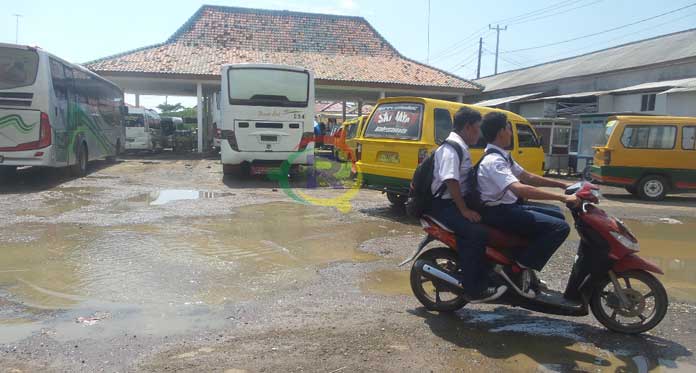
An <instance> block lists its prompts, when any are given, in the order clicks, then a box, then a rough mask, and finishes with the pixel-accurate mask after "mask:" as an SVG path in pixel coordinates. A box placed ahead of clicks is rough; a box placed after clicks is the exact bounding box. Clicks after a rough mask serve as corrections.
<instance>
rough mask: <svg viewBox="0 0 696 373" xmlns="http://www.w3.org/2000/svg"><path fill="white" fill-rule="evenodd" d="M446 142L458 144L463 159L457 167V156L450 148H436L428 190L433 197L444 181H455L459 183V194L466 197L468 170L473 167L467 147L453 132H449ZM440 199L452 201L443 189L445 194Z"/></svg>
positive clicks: (443, 146) (447, 146)
mask: <svg viewBox="0 0 696 373" xmlns="http://www.w3.org/2000/svg"><path fill="white" fill-rule="evenodd" d="M447 140H451V141H454V142H456V143H457V144H459V147H460V148H461V149H462V156H463V157H464V159H462V160H461V166H459V155H458V154H457V151H456V150H455V149H454V148H452V146H450V145H447V144H445V145H442V146H440V147H439V148H437V150H436V151H435V164H434V167H433V183H432V184H431V185H430V189H431V190H432V193H433V195H434V194H435V193H437V190H438V189H439V188H440V185H442V184H443V183H444V182H445V180H450V179H451V180H457V181H458V182H459V192H460V193H461V194H462V197H463V196H465V195H466V191H467V187H466V180H467V179H468V176H469V170H470V169H471V168H472V167H473V166H472V164H471V156H470V155H469V147H468V146H466V143H465V142H464V140H463V139H462V138H461V137H460V136H459V135H457V134H456V133H454V132H450V134H449V136H448V137H447ZM440 198H442V199H452V196H451V195H450V193H449V190H447V189H445V192H444V193H443V194H442V196H440Z"/></svg>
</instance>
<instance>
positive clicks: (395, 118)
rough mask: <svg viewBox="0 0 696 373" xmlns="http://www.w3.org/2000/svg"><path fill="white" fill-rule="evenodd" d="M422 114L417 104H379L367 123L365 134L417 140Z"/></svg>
mask: <svg viewBox="0 0 696 373" xmlns="http://www.w3.org/2000/svg"><path fill="white" fill-rule="evenodd" d="M422 114H423V106H422V105H419V104H383V105H380V106H379V107H377V109H376V110H375V113H374V114H373V115H372V117H371V118H370V122H369V123H368V124H367V128H366V129H365V136H366V137H377V138H395V139H408V140H418V139H419V138H420V127H421V126H420V124H421V120H422Z"/></svg>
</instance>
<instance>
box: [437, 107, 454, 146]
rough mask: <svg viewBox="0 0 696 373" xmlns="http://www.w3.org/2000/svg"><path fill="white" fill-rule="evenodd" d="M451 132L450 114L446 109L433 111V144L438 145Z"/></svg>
mask: <svg viewBox="0 0 696 373" xmlns="http://www.w3.org/2000/svg"><path fill="white" fill-rule="evenodd" d="M450 132H452V114H450V112H449V110H447V109H435V143H436V144H438V145H440V144H442V143H443V142H445V140H447V136H449V134H450Z"/></svg>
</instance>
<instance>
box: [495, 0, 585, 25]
mask: <svg viewBox="0 0 696 373" xmlns="http://www.w3.org/2000/svg"><path fill="white" fill-rule="evenodd" d="M574 2H575V1H561V2H558V3H556V4H553V5H549V6H546V7H543V8H540V9H537V10H533V11H531V12H527V13H523V14H520V15H517V16H513V17H508V18H504V19H501V20H498V21H495V23H512V22H516V21H519V20H520V19H524V18H527V17H533V16H537V15H540V14H543V13H545V12H548V11H552V10H556V9H561V8H564V7H566V6H568V5H571V4H572V3H574ZM554 8H555V9H554Z"/></svg>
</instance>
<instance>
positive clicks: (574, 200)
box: [563, 194, 581, 208]
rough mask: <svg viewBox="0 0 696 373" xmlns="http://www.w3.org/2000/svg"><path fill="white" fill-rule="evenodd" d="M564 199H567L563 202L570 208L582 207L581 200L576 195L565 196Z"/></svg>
mask: <svg viewBox="0 0 696 373" xmlns="http://www.w3.org/2000/svg"><path fill="white" fill-rule="evenodd" d="M564 197H565V199H564V201H563V202H565V204H566V206H568V207H570V208H573V207H578V206H580V202H581V200H580V198H578V196H576V195H575V194H571V195H569V196H564Z"/></svg>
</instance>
